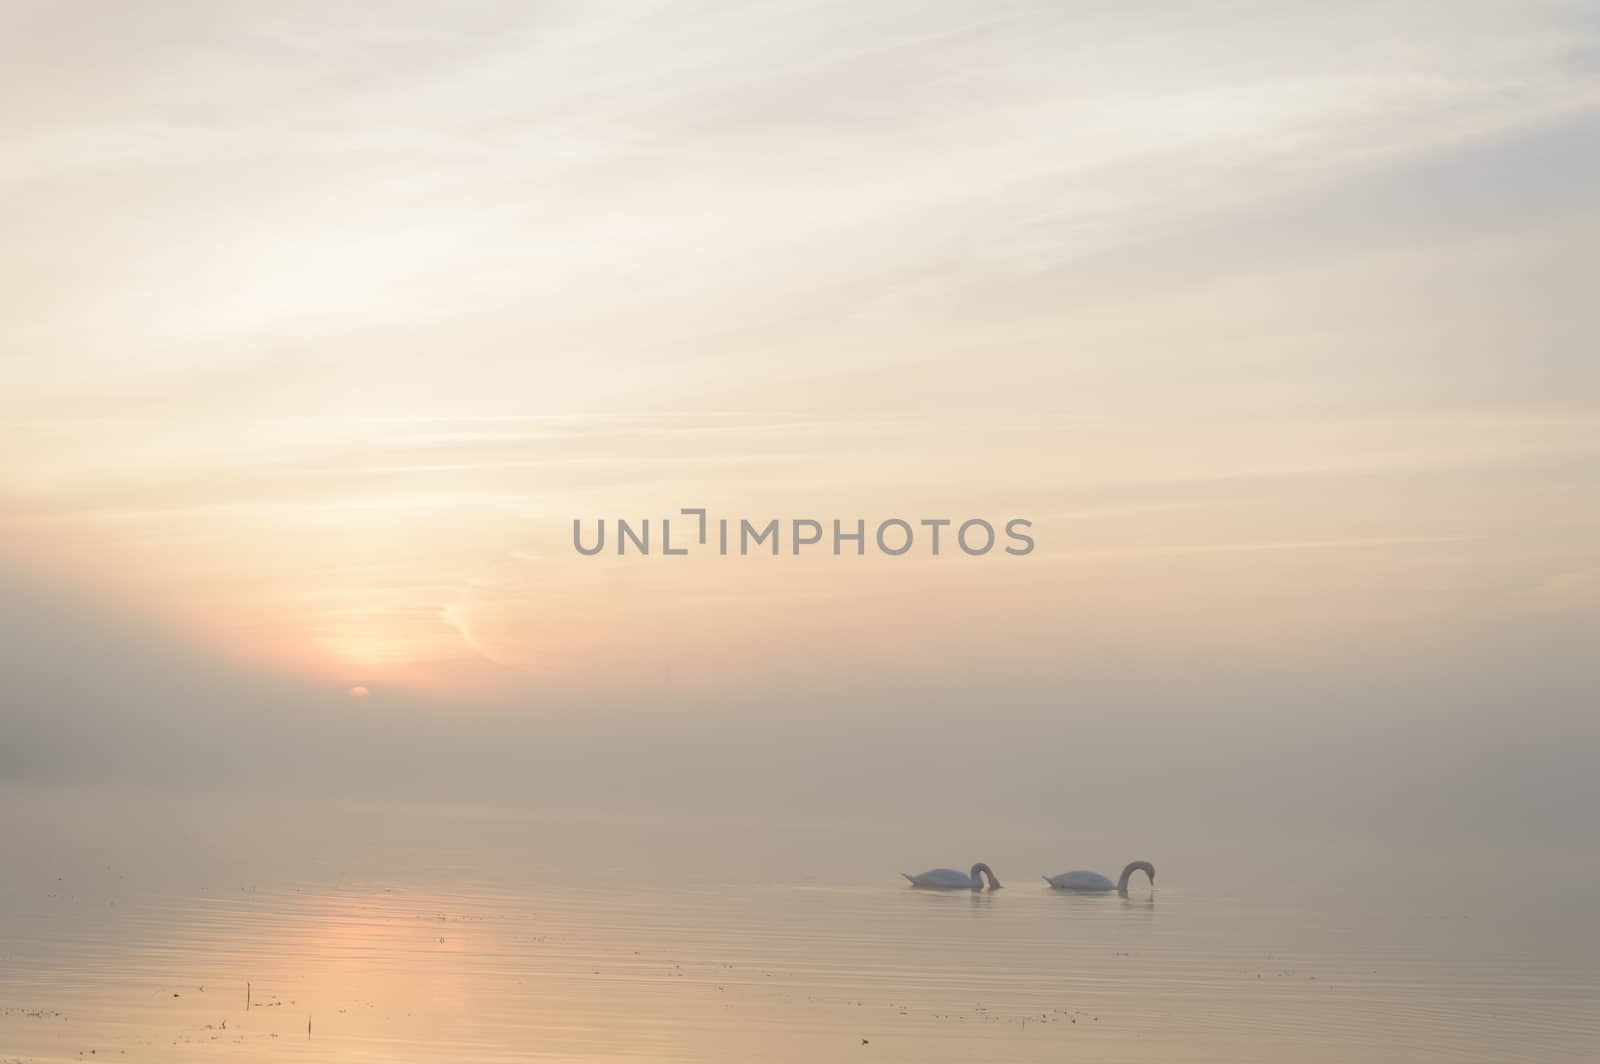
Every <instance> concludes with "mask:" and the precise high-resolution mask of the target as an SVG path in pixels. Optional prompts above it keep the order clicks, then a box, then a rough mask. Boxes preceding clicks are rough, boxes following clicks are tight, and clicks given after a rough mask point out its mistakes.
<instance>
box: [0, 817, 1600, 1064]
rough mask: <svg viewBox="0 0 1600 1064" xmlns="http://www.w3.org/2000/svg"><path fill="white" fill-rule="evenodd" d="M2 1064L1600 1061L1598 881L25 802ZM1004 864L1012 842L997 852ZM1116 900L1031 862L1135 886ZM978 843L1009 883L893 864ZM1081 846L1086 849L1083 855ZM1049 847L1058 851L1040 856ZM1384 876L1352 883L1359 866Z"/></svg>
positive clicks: (515, 820)
mask: <svg viewBox="0 0 1600 1064" xmlns="http://www.w3.org/2000/svg"><path fill="white" fill-rule="evenodd" d="M4 828H5V830H6V834H7V839H8V849H9V856H11V857H12V858H13V859H12V860H9V861H8V862H7V863H6V867H5V869H4V872H3V873H0V1061H6V1062H7V1064H9V1062H11V1061H27V1062H33V1064H43V1062H53V1061H66V1060H72V1061H78V1060H82V1059H86V1058H90V1057H92V1058H94V1059H101V1058H106V1057H110V1058H113V1059H125V1060H134V1061H141V1060H142V1061H173V1060H188V1059H206V1060H211V1059H216V1060H236V1061H266V1060H282V1059H297V1060H306V1061H317V1060H326V1061H356V1062H361V1061H429V1062H435V1064H437V1062H447V1061H500V1060H536V1059H550V1060H590V1061H598V1060H695V1061H730V1062H731V1061H760V1060H771V1061H789V1060H807V1061H816V1060H834V1059H840V1058H842V1057H846V1056H849V1055H858V1056H859V1059H862V1060H869V1059H876V1060H907V1061H909V1060H917V1061H942V1060H951V1061H954V1060H974V1059H979V1060H982V1059H989V1060H1017V1061H1031V1060H1041V1061H1043V1060H1052V1061H1054V1060H1061V1059H1063V1058H1066V1057H1071V1058H1076V1059H1088V1060H1105V1061H1283V1060H1299V1061H1324V1060H1326V1061H1335V1060H1338V1061H1345V1060H1354V1059H1359V1060H1365V1061H1388V1060H1392V1061H1473V1060H1482V1061H1506V1060H1556V1059H1581V1058H1591V1059H1592V1058H1594V1057H1595V1056H1596V1054H1597V1051H1600V1011H1597V1009H1596V1007H1595V1006H1596V1003H1597V1002H1600V974H1597V972H1600V966H1597V963H1596V960H1597V957H1600V950H1597V937H1596V931H1595V927H1594V920H1593V919H1592V918H1591V917H1590V915H1589V913H1588V912H1587V911H1585V909H1584V905H1585V904H1586V899H1585V893H1584V892H1583V891H1582V890H1572V891H1567V892H1563V891H1562V890H1560V889H1541V887H1540V885H1539V883H1538V881H1537V880H1529V881H1526V882H1522V881H1518V880H1515V879H1511V880H1508V881H1506V882H1503V883H1500V884H1496V883H1494V882H1493V881H1492V880H1493V877H1492V876H1476V877H1474V876H1473V875H1471V873H1470V871H1466V870H1468V869H1470V868H1471V863H1470V855H1463V861H1462V862H1461V867H1462V869H1463V871H1456V872H1451V873H1448V874H1441V873H1439V871H1438V870H1439V869H1440V868H1441V867H1444V866H1442V865H1440V864H1439V863H1437V862H1435V863H1434V864H1433V865H1432V867H1433V869H1434V873H1433V874H1435V875H1440V879H1441V881H1440V882H1435V883H1426V882H1420V881H1418V880H1416V879H1414V878H1413V879H1407V880H1404V881H1395V882H1393V883H1390V884H1388V885H1387V886H1383V885H1382V883H1383V877H1382V876H1380V875H1379V874H1378V873H1376V872H1375V871H1374V870H1373V869H1372V868H1371V866H1362V865H1361V864H1360V862H1355V865H1356V867H1357V870H1358V871H1357V873H1356V874H1352V875H1347V876H1345V877H1340V876H1338V875H1336V874H1332V873H1331V872H1330V869H1332V868H1336V867H1338V868H1346V869H1349V868H1350V867H1351V862H1332V861H1330V862H1328V863H1327V864H1325V865H1318V864H1316V863H1315V862H1311V863H1302V864H1294V863H1291V862H1287V861H1285V860H1279V861H1277V862H1273V863H1269V864H1266V865H1265V866H1263V867H1262V868H1261V869H1260V870H1259V872H1251V873H1249V874H1247V873H1246V870H1245V868H1244V867H1243V866H1241V865H1239V864H1236V863H1234V862H1232V861H1225V860H1220V859H1218V860H1212V861H1209V862H1208V861H1205V860H1203V859H1201V858H1200V857H1198V856H1197V855H1198V854H1199V852H1200V850H1202V849H1209V850H1210V851H1211V852H1213V854H1214V851H1215V847H1210V848H1202V847H1192V848H1191V849H1190V850H1188V851H1186V850H1185V849H1184V848H1183V847H1182V846H1181V845H1180V844H1178V843H1177V842H1173V843H1172V844H1171V847H1172V852H1171V853H1169V854H1143V853H1141V854H1137V855H1135V854H1127V855H1122V854H1117V855H1115V856H1114V858H1113V859H1105V858H1106V857H1110V856H1111V855H1101V854H1091V855H1086V856H1085V859H1084V860H1083V861H1081V862H1064V861H1054V862H1051V863H1050V864H1048V865H1047V866H1046V867H1044V868H1035V867H1033V865H1038V864H1042V863H1044V860H1043V859H1042V858H1034V859H1032V860H1031V861H1030V860H1029V859H1028V858H1027V857H1026V856H1025V852H1033V851H1036V850H1037V848H1038V846H1039V842H1038V840H1037V839H1034V838H1031V837H1029V836H1028V835H1026V834H1025V833H1023V834H1020V835H1018V836H1016V837H1007V838H1006V839H999V840H997V841H995V842H993V843H992V844H991V851H992V852H989V853H971V852H970V851H971V850H972V849H973V848H974V846H973V844H971V843H970V842H967V841H962V842H961V843H960V844H958V845H951V846H949V849H950V850H951V851H952V852H950V853H949V854H948V855H947V860H944V861H938V862H932V861H928V860H924V861H921V862H920V863H918V861H917V860H916V858H917V857H919V856H921V855H922V854H923V852H924V851H929V852H932V850H933V848H934V847H935V846H937V845H938V840H939V839H940V838H941V837H942V836H943V835H946V834H955V835H957V836H960V835H961V832H962V831H965V830H967V829H966V828H964V827H963V828H960V829H951V828H950V827H949V826H948V825H945V824H941V823H940V822H939V821H938V820H937V819H930V820H929V821H926V822H918V823H912V824H902V825H898V826H897V827H895V828H894V829H893V830H890V826H886V825H883V824H867V823H861V822H845V823H837V824H826V823H818V822H797V823H793V824H787V825H786V824H782V823H774V822H768V821H762V820H760V819H759V818H755V819H752V820H750V821H737V820H733V819H726V818H725V819H722V820H716V819H705V818H692V817H685V818H667V817H655V818H638V819H631V820H630V819H628V818H610V819H606V818H589V819H577V818H573V817H566V816H562V815H560V814H558V813H545V814H540V815H531V814H520V813H518V814H510V813H484V812H482V811H479V812H475V813H460V812H451V813H446V812H443V811H436V812H430V813H427V814H419V813H416V812H414V811H412V812H407V813H401V812H396V811H393V810H387V811H380V810H374V809H372V808H365V809H353V808H349V807H334V806H322V805H319V804H317V803H291V804H278V805H270V806H263V805H261V804H260V803H249V804H248V805H247V806H243V805H241V806H235V805H232V804H229V803H216V802H210V803H195V802H189V801H180V800H176V799H169V800H164V801H130V800H126V799H122V800H116V801H110V800H108V799H105V798H85V799H82V800H77V801H73V802H63V801H62V800H61V799H60V798H59V797H58V796H49V795H35V796H23V797H18V796H13V800H12V801H10V802H8V803H7V809H6V813H5V817H4ZM1013 850H1014V851H1016V852H1012V851H1013ZM1123 856H1127V857H1132V856H1151V857H1153V859H1155V860H1156V863H1157V866H1158V870H1159V876H1158V882H1157V885H1156V889H1155V890H1154V891H1153V892H1152V891H1150V890H1148V889H1146V888H1145V887H1144V886H1143V885H1142V883H1141V885H1139V886H1137V887H1136V888H1135V890H1134V891H1133V892H1132V895H1131V896H1130V897H1128V898H1121V897H1117V896H1115V895H1108V896H1075V895H1063V894H1058V893H1055V892H1052V891H1050V890H1048V889H1046V888H1045V885H1044V884H1043V883H1041V882H1040V881H1039V880H1038V879H1037V878H1036V876H1037V873H1038V872H1040V871H1062V870H1064V869H1065V866H1066V865H1067V864H1074V865H1075V864H1084V865H1087V866H1089V867H1095V868H1099V869H1100V870H1102V871H1106V872H1108V873H1111V874H1115V872H1116V871H1117V870H1118V868H1119V867H1120V864H1121V860H1122V858H1123ZM979 858H983V859H987V860H989V861H990V862H991V863H992V864H994V865H995V867H996V869H997V871H999V872H1000V874H1001V876H1002V878H1003V879H1005V881H1006V882H1007V887H1006V889H1004V890H1001V891H999V892H996V893H992V894H991V893H980V894H969V893H959V894H929V893H924V892H919V891H913V890H909V889H906V888H905V885H904V882H903V881H901V880H900V879H899V878H898V876H897V875H896V873H897V872H898V871H899V870H900V868H901V867H902V866H904V867H906V868H908V869H912V870H920V868H922V867H926V866H927V865H928V864H929V863H944V864H957V863H959V864H963V865H964V864H965V863H969V862H970V861H971V860H976V859H979ZM1091 858H1093V859H1091ZM1056 864H1062V865H1063V867H1055V865H1056ZM1363 884H1364V885H1363Z"/></svg>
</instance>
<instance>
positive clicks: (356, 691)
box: [346, 683, 372, 699]
mask: <svg viewBox="0 0 1600 1064" xmlns="http://www.w3.org/2000/svg"><path fill="white" fill-rule="evenodd" d="M346 694H348V695H349V696H350V697H351V698H355V699H362V698H371V697H372V692H371V691H369V690H368V689H367V687H366V685H365V684H359V683H358V684H356V685H355V686H354V687H352V688H350V690H349V691H347V692H346Z"/></svg>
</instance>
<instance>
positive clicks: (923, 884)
mask: <svg viewBox="0 0 1600 1064" xmlns="http://www.w3.org/2000/svg"><path fill="white" fill-rule="evenodd" d="M900 874H901V875H903V876H905V877H906V879H908V880H909V881H910V882H911V885H912V886H913V887H919V888H921V889H922V890H982V889H983V884H984V877H988V881H989V889H990V890H999V889H1000V880H999V878H998V877H997V876H996V875H995V874H994V869H992V868H990V867H989V866H988V865H986V864H984V863H983V862H982V861H979V862H978V863H977V864H975V865H973V866H972V871H971V872H962V871H959V870H957V869H954V868H935V869H932V870H931V871H928V872H923V873H922V874H921V875H915V876H914V875H912V874H911V873H909V872H901V873H900Z"/></svg>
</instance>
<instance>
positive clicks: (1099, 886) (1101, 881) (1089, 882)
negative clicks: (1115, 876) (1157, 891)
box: [1044, 861, 1156, 894]
mask: <svg viewBox="0 0 1600 1064" xmlns="http://www.w3.org/2000/svg"><path fill="white" fill-rule="evenodd" d="M1135 872H1143V873H1144V874H1145V875H1147V876H1149V877H1150V885H1151V886H1152V887H1153V886H1155V885H1156V866H1155V865H1153V864H1151V863H1150V862H1149V861H1129V862H1128V867H1127V868H1124V869H1123V870H1122V878H1121V879H1119V880H1117V881H1116V882H1115V883H1113V882H1111V880H1109V879H1107V878H1106V877H1105V876H1103V875H1101V874H1100V873H1099V872H1082V871H1079V872H1063V873H1061V874H1060V875H1059V876H1045V877H1044V881H1045V882H1046V883H1048V884H1050V885H1051V886H1052V887H1054V888H1056V889H1057V890H1081V891H1093V890H1114V891H1116V892H1117V893H1118V894H1126V893H1128V880H1130V879H1132V878H1133V874H1134V873H1135Z"/></svg>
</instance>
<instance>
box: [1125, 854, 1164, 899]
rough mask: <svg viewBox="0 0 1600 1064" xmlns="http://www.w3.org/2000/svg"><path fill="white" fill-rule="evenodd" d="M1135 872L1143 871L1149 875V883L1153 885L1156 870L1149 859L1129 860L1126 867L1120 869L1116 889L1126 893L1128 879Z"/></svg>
mask: <svg viewBox="0 0 1600 1064" xmlns="http://www.w3.org/2000/svg"><path fill="white" fill-rule="evenodd" d="M1135 872H1143V873H1144V874H1145V875H1147V876H1149V877H1150V884H1151V885H1152V886H1154V885H1155V881H1156V870H1155V866H1154V865H1152V864H1151V863H1150V862H1149V861H1129V862H1128V867H1126V868H1124V869H1123V870H1122V878H1121V879H1119V880H1117V890H1118V891H1119V892H1120V893H1123V894H1126V893H1128V881H1129V880H1131V879H1132V878H1133V874H1134V873H1135Z"/></svg>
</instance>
